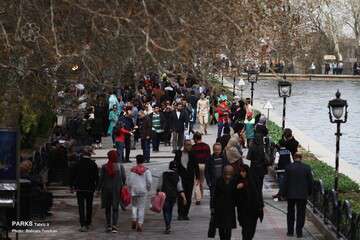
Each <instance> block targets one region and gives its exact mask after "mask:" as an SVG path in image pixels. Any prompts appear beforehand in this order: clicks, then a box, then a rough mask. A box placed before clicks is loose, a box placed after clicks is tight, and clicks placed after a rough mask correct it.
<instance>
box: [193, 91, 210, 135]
mask: <svg viewBox="0 0 360 240" xmlns="http://www.w3.org/2000/svg"><path fill="white" fill-rule="evenodd" d="M196 106H197V107H196V110H197V118H198V119H199V124H200V132H201V134H205V135H206V134H207V125H208V123H209V112H210V103H209V100H208V99H207V98H205V94H203V93H202V94H201V95H200V99H199V100H198V101H197V105H196Z"/></svg>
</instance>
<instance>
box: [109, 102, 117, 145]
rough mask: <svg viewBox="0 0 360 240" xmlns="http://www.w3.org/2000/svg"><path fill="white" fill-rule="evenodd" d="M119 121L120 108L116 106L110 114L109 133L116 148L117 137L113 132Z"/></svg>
mask: <svg viewBox="0 0 360 240" xmlns="http://www.w3.org/2000/svg"><path fill="white" fill-rule="evenodd" d="M118 120H119V113H118V108H117V105H114V106H113V108H112V110H111V111H110V113H109V127H108V131H107V135H108V136H111V139H112V142H113V146H114V147H115V136H114V133H113V132H114V128H115V126H116V124H117V122H118Z"/></svg>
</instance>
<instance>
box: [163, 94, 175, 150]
mask: <svg viewBox="0 0 360 240" xmlns="http://www.w3.org/2000/svg"><path fill="white" fill-rule="evenodd" d="M172 111H173V109H172V106H171V104H170V101H166V102H165V106H164V108H163V116H164V123H163V129H164V133H163V137H164V143H165V146H170V141H171V126H172V123H171V120H172Z"/></svg>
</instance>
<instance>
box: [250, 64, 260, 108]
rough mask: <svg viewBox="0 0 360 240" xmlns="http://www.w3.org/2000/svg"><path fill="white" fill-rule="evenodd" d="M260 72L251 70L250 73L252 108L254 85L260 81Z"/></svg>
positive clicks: (252, 103)
mask: <svg viewBox="0 0 360 240" xmlns="http://www.w3.org/2000/svg"><path fill="white" fill-rule="evenodd" d="M258 74H259V73H258V72H257V71H256V70H250V71H248V81H249V83H251V89H250V90H251V100H250V103H251V106H253V105H254V83H256V82H257V80H258Z"/></svg>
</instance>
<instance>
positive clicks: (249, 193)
mask: <svg viewBox="0 0 360 240" xmlns="http://www.w3.org/2000/svg"><path fill="white" fill-rule="evenodd" d="M235 179H236V180H235V182H236V193H235V203H236V209H237V216H238V221H239V225H240V226H241V228H242V239H243V240H251V239H253V238H254V236H255V232H256V225H257V222H258V219H260V221H262V220H263V217H264V210H263V208H264V200H263V198H262V194H261V193H260V192H259V191H258V189H259V188H258V187H257V186H256V184H257V183H256V181H255V180H254V177H253V174H252V171H251V170H250V168H249V167H248V166H247V165H241V166H240V172H238V173H236V177H235Z"/></svg>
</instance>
